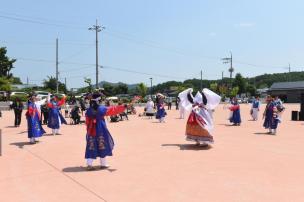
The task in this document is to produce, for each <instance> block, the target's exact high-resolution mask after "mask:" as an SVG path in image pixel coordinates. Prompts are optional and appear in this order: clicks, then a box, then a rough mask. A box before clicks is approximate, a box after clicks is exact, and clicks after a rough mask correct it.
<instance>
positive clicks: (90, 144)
mask: <svg viewBox="0 0 304 202" xmlns="http://www.w3.org/2000/svg"><path fill="white" fill-rule="evenodd" d="M124 110H125V107H124V106H122V105H119V106H112V107H105V106H99V107H98V108H97V110H94V109H93V108H92V107H90V108H89V109H88V110H87V112H86V125H87V134H86V140H87V144H86V151H85V158H86V159H88V158H92V159H96V158H97V157H101V158H104V157H106V156H112V150H113V147H114V140H113V138H112V136H111V134H110V132H109V130H108V128H107V125H106V122H105V116H113V115H116V114H120V113H122V112H124Z"/></svg>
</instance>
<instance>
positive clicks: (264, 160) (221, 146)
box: [0, 104, 304, 202]
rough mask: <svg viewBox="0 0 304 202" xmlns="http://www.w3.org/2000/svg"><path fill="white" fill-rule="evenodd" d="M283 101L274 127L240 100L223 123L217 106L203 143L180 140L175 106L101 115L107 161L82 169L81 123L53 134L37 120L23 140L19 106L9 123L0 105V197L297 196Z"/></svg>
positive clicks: (297, 166)
mask: <svg viewBox="0 0 304 202" xmlns="http://www.w3.org/2000/svg"><path fill="white" fill-rule="evenodd" d="M285 106H286V108H287V109H286V111H285V112H284V114H283V123H281V124H280V125H279V129H278V133H277V135H268V134H266V133H265V132H267V131H266V130H265V129H264V128H263V127H262V112H260V119H259V120H258V121H256V122H254V121H250V114H249V111H250V105H247V104H242V105H241V114H242V124H241V126H230V124H229V123H228V120H227V118H228V114H229V112H228V110H227V109H225V106H224V105H220V106H218V107H217V108H216V111H215V113H214V120H215V130H214V132H213V135H214V139H215V144H214V145H213V146H212V147H210V148H204V147H196V146H194V145H193V144H192V143H190V142H186V141H185V136H184V132H185V124H186V119H184V120H181V119H178V117H179V113H178V111H176V110H171V111H167V113H168V116H167V117H166V123H158V122H157V120H155V119H153V120H149V119H147V118H145V117H138V116H135V115H130V116H129V121H123V122H118V123H109V122H108V123H107V124H108V128H109V130H110V132H111V134H112V136H113V138H114V141H115V147H114V156H113V157H109V158H108V162H109V164H110V165H111V167H110V168H109V169H105V170H95V171H86V170H85V166H86V164H85V159H84V151H85V126H84V125H76V126H74V125H64V126H62V128H61V131H60V132H61V133H62V135H57V136H53V135H51V130H50V129H49V128H47V127H46V126H44V129H45V130H46V131H47V134H46V135H45V136H43V137H42V138H41V139H40V142H39V143H38V144H35V145H30V144H29V143H28V139H27V131H26V120H25V116H24V113H23V119H22V124H21V127H20V128H15V127H13V112H12V111H5V112H3V117H2V118H0V127H1V128H2V156H1V157H0V201H1V202H54V201H56V202H71V201H73V202H77V201H79V202H85V201H88V202H89V201H90V202H91V201H109V202H128V201H131V202H136V201H139V202H146V201H151V202H159V201H164V202H171V201H172V202H196V201H199V202H202V201H206V202H213V201H225V202H230V201H233V202H235V201H237V202H240V201H246V202H248V201H254V202H257V201H265V202H269V201H276V202H278V201H280V202H281V201H299V202H301V201H304V186H303V184H304V160H303V159H304V158H303V156H304V146H303V145H304V123H303V122H293V121H290V119H291V111H292V110H299V107H300V106H299V104H298V105H296V104H286V105H285ZM264 107H265V105H263V106H262V109H264ZM138 111H139V112H142V111H143V108H138ZM68 122H69V120H68ZM94 164H95V165H96V166H97V165H98V164H99V161H95V162H94Z"/></svg>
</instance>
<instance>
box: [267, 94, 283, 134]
mask: <svg viewBox="0 0 304 202" xmlns="http://www.w3.org/2000/svg"><path fill="white" fill-rule="evenodd" d="M263 118H265V120H264V124H263V126H264V127H265V128H266V129H268V130H269V132H268V133H269V134H273V135H275V134H276V132H277V128H278V124H279V122H280V117H279V112H278V110H277V107H276V103H275V102H274V100H273V98H271V97H270V96H268V97H267V105H266V108H265V111H264V114H263Z"/></svg>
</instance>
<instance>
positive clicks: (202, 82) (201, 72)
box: [201, 70, 203, 90]
mask: <svg viewBox="0 0 304 202" xmlns="http://www.w3.org/2000/svg"><path fill="white" fill-rule="evenodd" d="M201 90H203V70H201Z"/></svg>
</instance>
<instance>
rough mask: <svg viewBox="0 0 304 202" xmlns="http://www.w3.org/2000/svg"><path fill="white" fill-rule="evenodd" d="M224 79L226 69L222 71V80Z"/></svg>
mask: <svg viewBox="0 0 304 202" xmlns="http://www.w3.org/2000/svg"><path fill="white" fill-rule="evenodd" d="M223 80H224V71H222V82H223Z"/></svg>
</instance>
